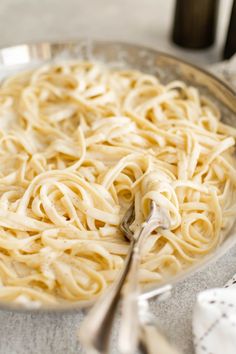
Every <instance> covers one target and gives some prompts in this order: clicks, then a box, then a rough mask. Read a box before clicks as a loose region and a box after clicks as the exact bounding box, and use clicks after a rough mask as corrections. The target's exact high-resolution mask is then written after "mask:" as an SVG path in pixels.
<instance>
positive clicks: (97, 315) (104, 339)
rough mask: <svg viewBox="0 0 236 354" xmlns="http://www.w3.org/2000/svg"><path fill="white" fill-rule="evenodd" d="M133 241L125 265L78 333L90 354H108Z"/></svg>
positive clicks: (132, 250)
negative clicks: (95, 353)
mask: <svg viewBox="0 0 236 354" xmlns="http://www.w3.org/2000/svg"><path fill="white" fill-rule="evenodd" d="M134 246H135V240H134V239H133V240H132V241H131V244H130V247H129V252H128V255H127V257H126V260H125V265H124V267H123V269H122V270H121V273H120V275H119V276H118V279H117V280H116V281H115V282H114V283H113V285H111V286H110V287H109V288H108V290H107V291H106V292H105V293H104V295H102V296H101V297H100V298H99V299H98V300H97V302H96V304H95V305H94V307H93V308H92V310H91V311H90V312H89V314H88V315H87V316H86V318H85V320H84V322H83V323H82V325H81V328H80V331H79V337H80V340H81V343H82V344H83V345H84V347H85V348H86V349H87V351H88V352H90V353H92V352H93V353H94V352H97V353H102V354H104V353H108V351H109V339H110V333H111V330H112V324H113V322H114V317H115V313H116V309H117V306H118V303H119V300H120V293H121V290H122V287H123V285H124V282H125V280H126V276H127V274H128V273H129V271H130V268H131V266H132V258H133V252H134V248H135V247H134Z"/></svg>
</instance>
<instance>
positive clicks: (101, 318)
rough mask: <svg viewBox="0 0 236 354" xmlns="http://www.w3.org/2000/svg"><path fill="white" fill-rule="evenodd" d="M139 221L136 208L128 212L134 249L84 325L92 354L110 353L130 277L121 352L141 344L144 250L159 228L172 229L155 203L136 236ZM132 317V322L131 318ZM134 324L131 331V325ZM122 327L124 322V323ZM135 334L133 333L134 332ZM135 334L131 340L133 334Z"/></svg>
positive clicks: (125, 225)
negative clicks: (134, 225) (140, 270)
mask: <svg viewBox="0 0 236 354" xmlns="http://www.w3.org/2000/svg"><path fill="white" fill-rule="evenodd" d="M134 219H135V209H134V204H133V205H132V206H131V207H130V208H129V209H128V211H127V212H126V214H125V216H124V218H123V220H122V222H121V224H120V229H121V231H122V232H123V234H124V235H125V237H126V238H127V239H128V240H129V241H130V247H129V250H128V254H127V257H126V260H125V264H124V267H123V269H122V270H121V273H120V274H119V276H118V278H117V280H116V281H115V282H114V283H113V284H112V285H111V286H110V287H109V288H108V290H107V291H106V292H105V293H104V295H102V296H101V297H100V298H99V299H98V300H97V302H96V304H95V305H94V307H93V308H92V309H91V311H90V312H89V314H88V315H87V316H86V318H85V320H84V322H83V323H82V325H81V328H80V332H79V336H80V340H81V343H82V344H83V345H84V347H85V348H86V349H87V351H88V353H102V354H105V353H109V341H110V335H111V330H112V324H113V322H114V318H115V314H116V310H117V307H118V303H119V300H120V297H121V292H122V289H123V286H124V283H125V281H126V280H127V276H129V277H128V282H127V286H126V288H125V293H124V297H125V299H126V301H125V302H124V307H125V308H126V309H127V311H128V312H127V313H126V314H125V315H124V316H125V319H124V324H123V325H122V326H121V332H120V338H123V340H120V342H119V347H120V348H119V349H120V352H121V353H123V354H128V353H133V352H134V350H135V348H136V346H137V342H138V335H139V333H138V324H139V319H138V293H139V291H138V266H139V262H140V254H141V247H142V244H143V242H144V241H145V239H146V237H148V235H150V234H151V233H152V231H153V230H155V229H156V228H157V227H162V228H169V226H170V219H169V217H168V215H167V213H166V212H165V211H164V210H163V209H161V208H160V207H159V206H158V205H157V204H156V203H155V202H154V201H151V205H150V213H149V215H148V217H147V219H146V221H145V222H144V223H143V224H142V225H140V226H139V227H138V228H137V229H136V231H135V232H134V233H133V232H132V231H131V230H130V225H131V224H132V223H133V221H134ZM130 315H131V316H133V317H132V321H131V318H130ZM131 322H132V324H134V326H133V328H130V325H129V323H130V324H131ZM121 323H122V321H121ZM131 330H132V333H131V332H130V331H131ZM128 332H129V333H131V336H130V334H129V333H128Z"/></svg>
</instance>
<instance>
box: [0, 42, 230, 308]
mask: <svg viewBox="0 0 236 354" xmlns="http://www.w3.org/2000/svg"><path fill="white" fill-rule="evenodd" d="M0 76H1V78H2V82H1V85H0V161H1V163H0V302H1V303H2V304H4V305H3V306H14V307H16V308H19V307H27V308H31V309H35V308H37V309H38V308H57V309H59V308H62V309H65V308H67V307H71V306H73V307H75V306H76V307H77V308H80V307H81V306H82V305H83V304H85V303H88V302H91V301H93V300H94V299H95V298H96V297H97V296H99V295H100V294H101V293H102V292H103V291H104V290H105V289H106V288H107V287H108V286H109V285H110V284H112V282H113V281H114V280H115V279H116V277H117V274H118V272H119V271H120V269H121V268H122V266H123V264H124V260H125V257H126V254H127V251H128V247H129V243H128V242H127V240H126V239H125V238H124V236H123V235H122V233H121V232H120V230H119V224H120V222H121V220H122V217H123V216H124V214H125V212H126V210H127V209H128V208H129V206H130V205H131V204H132V203H133V202H134V203H135V221H134V224H135V225H138V224H140V223H142V222H143V221H144V220H145V217H146V216H147V215H148V212H149V205H150V201H151V200H153V201H155V202H156V203H157V204H158V205H160V207H162V208H164V209H165V211H166V212H167V213H168V215H169V217H170V220H171V225H170V227H169V228H168V229H167V230H160V229H158V230H155V231H154V232H153V233H152V235H151V236H150V237H149V238H148V239H147V241H146V243H145V245H144V247H143V250H142V251H143V253H142V261H141V264H140V271H139V280H140V283H141V285H142V287H143V291H144V292H145V291H150V289H153V288H157V287H160V286H162V284H166V283H172V282H174V281H177V280H178V279H179V277H182V276H185V275H186V274H188V273H189V272H192V271H194V270H195V269H197V268H199V267H200V266H202V265H203V264H205V263H207V262H209V261H210V260H211V259H215V258H216V257H217V255H218V256H219V255H220V254H223V253H224V252H225V250H226V249H228V248H229V247H230V246H231V245H232V244H233V243H234V242H235V236H234V235H235V234H234V222H235V215H236V163H235V156H234V146H235V138H236V128H235V127H236V121H235V114H236V102H235V101H236V99H235V94H234V92H233V91H232V90H231V89H230V88H229V87H227V85H225V84H224V83H222V82H221V81H219V80H218V79H216V78H215V77H214V76H212V75H210V74H208V73H206V72H204V71H203V70H201V69H198V68H196V67H194V66H191V65H189V64H187V63H184V62H182V61H180V60H178V59H175V58H173V57H171V56H168V55H165V54H162V53H159V52H157V51H154V50H151V49H146V48H143V47H139V46H133V45H129V44H121V43H109V42H99V41H89V42H88V41H84V40H81V41H78V42H75V43H57V44H49V43H41V44H32V45H22V46H17V47H10V48H5V49H2V50H1V51H0ZM234 126H235V127H234Z"/></svg>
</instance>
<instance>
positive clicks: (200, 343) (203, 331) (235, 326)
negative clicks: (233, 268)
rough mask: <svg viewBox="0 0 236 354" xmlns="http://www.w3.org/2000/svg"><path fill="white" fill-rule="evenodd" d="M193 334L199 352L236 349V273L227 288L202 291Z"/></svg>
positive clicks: (218, 353) (227, 353) (207, 353)
mask: <svg viewBox="0 0 236 354" xmlns="http://www.w3.org/2000/svg"><path fill="white" fill-rule="evenodd" d="M193 335H194V346H195V351H196V354H222V353H225V354H235V353H236V274H235V276H234V277H233V278H232V279H231V280H230V281H229V282H228V283H227V284H226V285H225V287H224V288H217V289H210V290H206V291H203V292H201V293H200V294H198V296H197V302H196V305H195V308H194V314H193Z"/></svg>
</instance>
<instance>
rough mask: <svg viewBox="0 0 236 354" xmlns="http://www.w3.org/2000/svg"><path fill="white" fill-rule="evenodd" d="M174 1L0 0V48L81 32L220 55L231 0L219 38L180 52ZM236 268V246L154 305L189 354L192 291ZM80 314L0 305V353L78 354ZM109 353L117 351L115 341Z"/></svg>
mask: <svg viewBox="0 0 236 354" xmlns="http://www.w3.org/2000/svg"><path fill="white" fill-rule="evenodd" d="M173 4H174V2H173V0H168V1H167V0H119V1H118V0H117V1H112V0H94V1H92V0H86V1H81V0H61V1H60V0H1V1H0V47H3V46H8V45H12V44H17V43H25V42H29V41H30V42H34V41H40V40H64V39H71V38H74V39H75V38H78V37H95V38H107V39H119V40H124V41H128V42H134V43H139V44H144V45H147V46H152V47H154V48H158V49H161V50H164V51H167V52H170V53H173V54H175V55H177V56H180V57H184V58H185V59H188V60H190V61H194V62H196V63H197V64H201V65H207V64H209V63H213V62H216V61H219V60H220V53H221V48H222V43H223V39H224V35H225V28H226V26H227V16H228V13H229V10H230V5H231V0H225V1H221V7H220V18H219V30H218V40H217V43H216V46H215V47H213V48H212V49H210V50H207V51H200V52H192V51H184V50H181V49H180V48H177V47H176V46H173V45H172V44H171V43H170V42H169V40H168V37H169V31H170V25H171V13H172V11H173ZM235 271H236V247H235V248H234V249H232V250H231V251H230V252H228V254H226V255H225V256H224V257H222V258H221V259H219V260H218V261H217V262H215V263H213V264H211V265H210V266H209V267H208V268H207V269H205V270H204V271H202V272H199V273H197V274H195V275H194V276H192V277H191V278H189V279H187V280H185V281H182V282H181V283H179V284H178V285H177V287H176V288H175V290H174V293H173V296H172V297H171V298H170V299H168V300H166V301H165V302H162V303H160V304H157V303H156V302H155V301H153V302H152V304H151V308H152V311H153V312H154V313H155V314H156V315H157V316H158V318H159V321H160V325H161V327H162V328H163V330H164V332H165V333H166V334H168V336H169V338H170V340H171V341H172V342H173V343H175V344H176V345H177V346H178V347H179V348H180V349H181V350H182V351H183V353H184V354H192V353H193V347H192V336H191V318H192V308H193V304H194V301H195V297H196V294H197V292H199V291H200V290H203V289H206V288H210V287H216V286H221V285H223V284H224V283H225V282H226V281H227V280H228V279H229V278H230V277H231V276H232V275H233V274H234V273H235ZM82 318H83V315H82V313H78V314H63V315H49V314H40V315H36V314H34V315H32V314H22V313H13V312H4V311H0V354H76V353H81V352H82V349H81V346H80V344H79V342H78V341H77V335H76V332H77V329H78V327H79V325H80V323H81V320H82ZM112 353H117V350H116V346H115V344H113V347H112Z"/></svg>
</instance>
